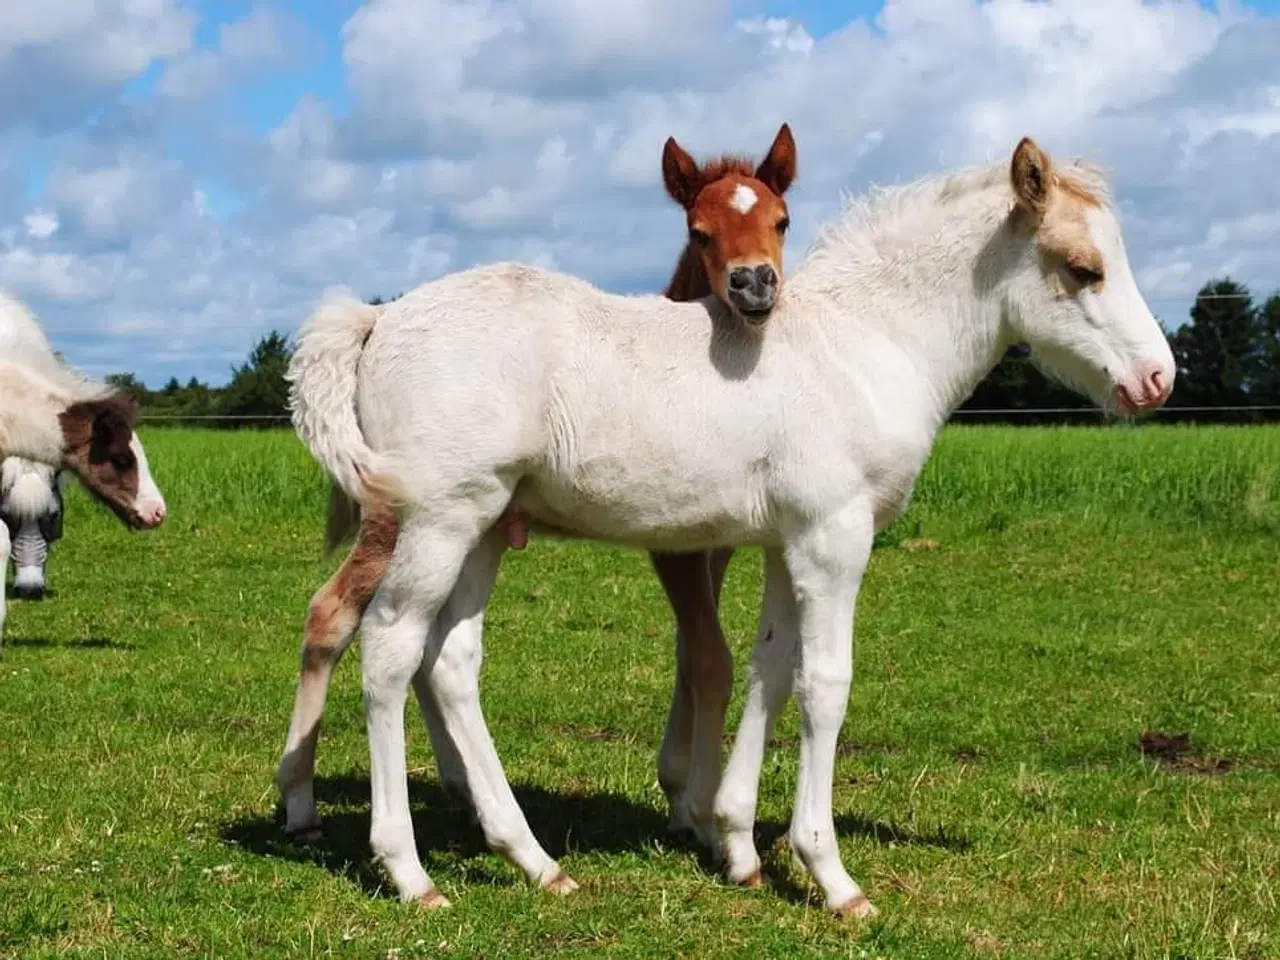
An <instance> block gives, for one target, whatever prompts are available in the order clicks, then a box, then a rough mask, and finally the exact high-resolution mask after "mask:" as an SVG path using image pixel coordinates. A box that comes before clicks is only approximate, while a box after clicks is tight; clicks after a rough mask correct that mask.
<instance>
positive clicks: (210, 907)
mask: <svg viewBox="0 0 1280 960" xmlns="http://www.w3.org/2000/svg"><path fill="white" fill-rule="evenodd" d="M144 440H145V441H146V443H147V447H148V450H149V451H150V459H151V462H152V465H153V468H154V470H155V472H156V474H157V478H158V480H159V482H160V483H161V485H162V487H163V488H164V489H165V492H166V495H167V498H168V500H169V505H170V519H169V520H168V522H167V523H166V525H165V526H164V527H163V528H162V529H161V530H159V531H156V532H155V533H153V534H149V535H132V536H131V535H130V534H128V533H126V532H125V531H123V530H122V529H120V528H119V527H118V526H117V525H115V523H114V521H112V520H111V519H110V518H109V517H107V516H105V515H104V514H103V512H102V511H99V510H95V509H93V508H92V507H90V506H89V504H88V503H87V501H86V499H85V497H84V496H83V495H82V494H80V493H78V492H76V493H75V494H74V495H73V496H71V497H69V498H68V518H67V524H66V539H65V540H64V541H62V542H61V543H60V544H59V545H58V547H57V549H56V552H55V555H54V558H53V560H52V562H51V571H50V576H51V583H52V586H53V588H54V590H55V592H56V595H55V596H53V597H50V598H49V599H47V600H46V601H44V602H43V603H39V604H32V603H18V602H14V603H12V604H11V608H10V617H9V625H8V636H7V638H6V649H5V652H4V655H3V657H2V658H0V704H2V706H0V955H4V956H14V957H24V958H26V957H31V958H35V957H103V956H105V957H113V958H114V957H178V956H181V957H255V958H257V957H328V956H342V957H348V956H349V957H390V956H396V957H399V958H402V960H407V958H411V957H426V956H459V957H519V956H531V955H543V954H548V953H550V954H561V953H563V954H569V955H580V956H619V957H676V956H682V957H721V956H724V957H781V956H788V957H791V956H796V957H799V956H813V957H845V956H847V957H1021V956H1047V957H1086V956H1088V957H1094V956H1096V957H1195V958H1208V957H1258V958H1261V957H1275V956H1278V955H1280V906H1278V905H1277V897H1280V776H1278V773H1280V676H1278V674H1280V577H1278V576H1277V573H1278V572H1280V537H1278V534H1280V472H1278V470H1277V467H1278V466H1280V430H1277V429H1276V428H1271V427H1252V428H1232V427H1222V428H1204V427H1176V428H1172V427H1142V428H1122V427H1110V428H1099V429H1087V428H1074V429H1038V428H1037V429H1029V428H1025V429H1001V428H994V427H967V428H960V427H952V428H948V429H947V430H946V431H945V432H944V435H943V437H942V438H941V441H940V443H939V445H938V448H937V450H936V452H935V455H934V458H933V459H932V461H931V462H930V464H929V467H928V469H927V470H926V471H925V473H924V475H923V476H922V478H921V481H920V483H919V484H918V486H917V491H916V499H915V502H914V504H913V506H912V508H911V510H910V511H909V512H908V513H907V515H906V516H904V517H903V518H902V520H900V521H899V522H898V523H897V524H896V525H895V526H894V527H893V528H891V529H890V530H889V531H887V532H886V533H885V534H884V535H882V536H881V538H880V540H879V545H878V549H877V551H876V552H875V555H874V557H873V560H872V564H871V568H870V570H869V572H868V575H867V577H866V581H865V585H864V589H863V593H862V597H861V600H860V603H859V609H858V631H857V633H858V644H859V645H858V660H857V676H856V679H855V683H854V689H853V693H852V696H851V698H850V705H849V715H848V719H847V721H846V726H845V729H844V732H843V735H842V738H841V746H840V754H839V759H838V767H837V778H836V794H835V802H836V811H837V828H838V831H839V834H840V841H841V849H842V852H843V855H844V857H845V861H846V863H847V864H848V865H849V867H850V869H851V872H852V873H853V874H854V876H855V877H856V878H857V879H858V880H859V881H860V882H861V883H862V884H863V886H864V887H865V888H866V889H867V891H868V893H869V895H870V896H871V897H872V899H873V900H874V901H875V902H876V903H877V905H878V906H879V907H880V908H881V911H882V917H881V919H880V920H878V921H877V922H875V923H873V924H870V925H867V924H859V923H853V922H847V921H846V922H841V921H837V920H834V919H831V918H829V917H827V916H826V915H825V914H824V913H823V911H822V910H821V909H820V907H819V906H818V901H819V898H817V896H816V894H815V891H814V890H813V889H812V888H810V887H809V886H808V885H807V884H806V883H805V880H804V877H803V874H802V873H801V872H800V871H799V870H798V869H796V868H795V867H793V866H792V864H791V862H790V859H789V855H788V852H787V849H786V844H785V839H784V837H785V831H786V822H787V818H788V816H789V814H790V808H791V798H792V795H793V791H794V788H795V765H796V753H795V742H796V736H797V732H798V721H797V715H796V711H795V709H794V707H789V708H788V710H787V712H786V714H785V715H784V717H783V720H782V722H781V724H780V726H779V729H778V732H777V737H776V743H775V747H774V749H773V750H771V751H770V753H769V755H768V759H767V762H766V766H765V770H764V776H763V779H762V787H761V805H760V818H761V824H760V829H759V834H760V845H761V849H762V852H764V854H765V858H766V863H767V869H768V870H769V871H770V872H771V874H772V878H773V883H772V884H771V885H768V886H766V887H764V888H763V889H759V890H754V891H744V890H738V889H734V888H731V887H729V886H728V885H726V884H725V883H724V882H722V881H721V880H720V879H719V878H718V877H717V876H716V875H715V873H714V871H713V870H711V869H710V867H709V865H708V864H707V863H706V862H705V861H704V860H703V859H702V858H701V857H700V856H699V854H698V853H697V852H696V851H694V850H690V849H689V848H687V847H686V846H683V845H681V844H680V843H678V842H673V841H671V840H670V839H669V838H668V837H667V836H666V835H665V834H664V830H663V827H664V824H665V810H664V806H663V800H662V795H661V792H660V790H659V789H658V787H657V784H656V782H655V776H654V761H655V756H656V753H657V747H658V743H659V740H660V737H661V733H662V726H663V722H664V720H665V713H666V708H667V704H668V700H669V696H670V684H671V679H672V670H673V656H672V653H671V627H670V620H669V615H668V612H667V609H666V607H665V604H664V601H663V599H662V594H661V590H660V588H659V587H658V585H657V582H656V580H655V579H654V577H653V576H652V574H651V573H650V572H649V567H648V561H647V559H646V558H645V557H644V556H643V555H641V554H638V553H634V552H628V551H623V550H615V549H611V548H606V547H602V546H595V545H586V544H571V543H562V542H554V541H550V540H543V539H540V540H535V541H534V542H533V543H531V544H530V547H529V548H528V550H526V551H524V552H523V553H518V554H512V555H511V556H510V557H509V558H508V560H507V562H506V564H505V566H504V569H503V572H502V575H501V578H500V580H499V584H498V589H497V592H496V595H495V598H494V601H493V604H492V607H491V613H490V616H489V619H488V621H487V625H488V630H487V637H486V640H487V657H486V662H485V669H484V678H483V686H484V698H485V699H484V702H485V709H486V713H487V716H488V719H489V723H490V727H491V729H492V732H493V735H494V738H495V741H496V743H497V746H498V750H499V752H500V754H501V755H502V757H503V760H504V763H505V767H506V770H507V774H508V776H509V778H510V779H511V781H512V783H513V784H514V785H516V791H517V795H518V797H519V799H520V802H521V804H522V806H523V808H524V810H525V812H526V814H527V816H528V817H529V820H530V822H531V824H532V826H533V829H534V831H535V833H536V834H537V835H538V837H539V838H540V840H541V841H542V842H543V843H544V845H546V846H547V848H548V849H549V850H550V851H551V852H552V853H553V854H555V855H557V856H559V857H561V862H562V863H563V864H564V866H565V867H566V868H567V869H568V870H569V871H570V873H572V874H573V875H574V877H575V878H576V879H577V880H578V881H579V882H580V883H582V886H583V889H582V890H581V891H580V893H579V894H577V895H576V896H574V897H572V898H568V899H565V900H559V899H554V898H552V897H550V896H547V895H544V894H542V893H541V892H540V891H537V890H535V889H531V888H530V887H529V886H527V885H526V884H525V883H524V882H523V880H522V877H521V876H520V875H519V874H518V873H517V871H516V870H515V869H514V868H512V867H510V866H509V865H507V864H506V863H505V862H504V861H502V860H501V859H499V858H498V857H496V856H494V855H492V854H490V853H489V852H488V851H487V849H486V848H485V847H484V844H483V841H482V839H481V838H480V836H479V833H478V830H477V829H476V828H474V827H472V826H470V825H469V823H468V820H467V818H466V816H465V814H464V813H463V812H462V811H460V810H458V809H456V808H455V807H453V806H451V805H450V804H449V802H448V801H447V800H445V799H443V798H442V796H441V795H440V793H439V791H438V789H437V786H436V781H435V772H434V766H433V764H432V761H431V758H430V756H429V751H428V749H427V744H426V737H425V734H424V733H423V732H422V730H421V725H420V723H419V722H418V720H417V718H416V715H414V714H412V713H411V714H409V715H408V717H407V729H408V733H409V740H410V744H409V749H410V758H409V762H410V768H411V794H412V798H413V808H414V816H415V826H416V830H417V837H418V844H419V849H420V851H421V852H422V854H423V857H424V860H425V863H426V865H427V869H428V870H429V871H430V872H431V874H432V875H433V877H435V879H436V880H437V881H438V882H439V883H440V885H441V886H442V887H443V889H444V890H445V892H446V893H447V894H448V895H449V896H450V897H451V898H452V899H453V900H454V908H453V909H452V910H451V911H446V912H442V913H439V914H425V913H421V912H419V911H417V910H416V909H414V908H411V907H407V906H403V905H401V904H399V903H397V902H396V901H395V900H394V899H392V898H391V897H390V896H389V895H388V893H387V890H386V888H385V886H384V884H383V880H382V878H381V876H380V874H379V873H378V871H377V870H376V869H374V868H373V867H372V865H371V863H370V860H369V854H368V840H367V831H368V798H369V785H368V752H367V747H366V743H365V739H364V726H363V715H362V710H361V704H360V692H359V671H358V668H357V662H356V661H357V658H358V647H357V648H354V649H353V651H352V655H351V656H349V657H348V658H347V661H346V662H344V664H343V665H342V667H340V669H339V672H338V675H337V677H336V680H335V684H334V689H333V692H332V696H331V699H330V703H329V711H328V715H327V725H326V729H325V733H324V735H323V737H322V740H321V744H320V755H319V774H320V778H319V782H318V790H319V796H320V799H321V812H322V814H323V815H324V816H325V817H326V835H325V838H324V839H323V840H322V841H321V842H320V843H319V844H317V845H316V846H314V847H310V848H308V847H304V846H299V845H294V844H291V843H288V842H286V841H285V840H284V839H283V837H282V835H281V833H280V820H279V818H278V815H277V813H276V810H275V803H276V797H275V791H274V787H273V783H272V777H273V772H274V765H275V763H276V760H277V759H278V754H279V751H280V748H281V746H282V744H283V740H284V734H285V729H286V725H287V722H288V716H289V710H290V706H291V703H292V697H293V692H294V678H295V670H296V662H297V646H298V640H299V635H300V629H301V624H302V619H303V616H304V613H305V609H306V605H307V601H308V599H309V597H310V595H311V593H312V591H313V590H314V589H315V588H316V587H317V586H318V585H319V584H320V583H321V582H322V580H323V579H324V577H325V576H326V575H327V574H328V573H329V571H330V570H332V569H333V567H334V566H335V565H336V563H337V562H338V558H337V557H329V558H323V557H322V556H321V552H320V539H321V531H322V528H323V521H322V517H323V509H324V503H325V494H326V487H325V481H324V478H323V477H322V475H321V474H320V472H319V470H318V468H317V467H316V466H315V465H314V464H313V463H312V461H311V460H310V459H309V458H308V457H307V456H306V454H305V453H304V452H303V451H302V449H301V447H300V446H299V444H298V443H297V441H296V440H295V439H294V437H293V436H292V434H290V433H286V432H283V431H274V432H263V433H242V434H227V433H213V432H200V431H184V430H170V429H152V430H149V431H147V432H146V433H145V435H144ZM759 575H760V574H759V558H758V555H757V553H756V552H755V551H744V552H742V553H740V554H739V556H738V557H737V558H736V559H735V560H734V563H733V565H732V567H731V569H730V576H729V582H728V584H727V587H726V595H725V605H724V621H725V625H726V630H727V632H728V634H729V636H730V638H731V642H732V644H733V646H734V649H735V655H736V656H737V658H738V663H739V667H740V669H739V670H738V674H739V676H738V686H737V690H736V693H737V696H736V697H735V703H734V705H733V708H732V712H731V717H730V720H731V723H732V724H736V721H737V717H738V715H739V711H740V708H741V690H742V686H741V685H742V682H743V681H742V676H743V670H742V669H741V666H742V665H743V664H745V662H746V659H747V657H748V655H749V648H750V641H751V638H752V636H753V629H754V622H755V615H756V613H757V612H758V590H759ZM410 699H411V700H412V698H410ZM1144 733H1157V734H1162V735H1165V736H1166V737H1167V738H1170V739H1169V740H1168V741H1167V742H1166V743H1165V744H1164V747H1165V748H1166V749H1165V750H1164V752H1163V754H1158V755H1157V754H1152V753H1147V754H1144V753H1143V752H1142V751H1141V750H1140V747H1139V741H1140V737H1141V736H1142V735H1143V734H1144ZM1182 734H1186V735H1188V736H1189V741H1187V742H1185V743H1184V742H1182V741H1179V740H1177V739H1176V736H1177V735H1182ZM1170 744H1172V746H1170ZM1148 745H1149V746H1150V747H1152V748H1153V749H1157V751H1158V749H1159V748H1160V747H1161V744H1160V742H1159V741H1158V740H1154V739H1151V738H1149V739H1148Z"/></svg>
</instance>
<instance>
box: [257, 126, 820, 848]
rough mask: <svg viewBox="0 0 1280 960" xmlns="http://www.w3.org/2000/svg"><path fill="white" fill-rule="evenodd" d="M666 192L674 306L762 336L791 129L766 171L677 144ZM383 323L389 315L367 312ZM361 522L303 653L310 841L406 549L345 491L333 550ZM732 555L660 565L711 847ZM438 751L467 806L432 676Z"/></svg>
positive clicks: (282, 785)
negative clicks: (706, 310) (674, 206)
mask: <svg viewBox="0 0 1280 960" xmlns="http://www.w3.org/2000/svg"><path fill="white" fill-rule="evenodd" d="M662 172H663V182H664V184H665V186H666V189H667V192H668V193H669V194H670V195H671V197H672V199H674V200H675V201H676V202H677V203H678V204H680V206H681V207H682V208H683V209H684V210H685V213H686V220H687V227H688V240H687V242H686V243H685V247H684V250H683V252H682V253H681V256H680V260H679V263H678V264H677V266H676V270H675V274H674V275H673V277H672V278H671V282H670V283H669V284H668V286H667V291H666V296H667V297H668V298H670V299H672V300H699V299H702V298H704V297H707V296H710V295H712V294H713V293H714V294H715V295H717V296H719V297H720V299H721V300H723V301H724V303H725V304H727V305H728V307H729V308H730V310H732V311H733V313H734V314H735V315H736V316H737V317H738V318H740V319H741V320H742V322H743V323H744V324H746V325H747V327H748V328H753V329H754V328H758V327H759V325H760V324H761V323H763V322H764V321H765V320H766V319H767V317H768V314H769V311H770V310H771V309H772V307H773V304H774V302H775V300H776V298H777V296H778V292H779V289H780V287H781V284H782V247H783V237H784V235H785V233H786V230H787V226H788V217H787V206H786V203H785V201H784V200H783V199H782V196H783V194H784V193H785V192H786V191H787V188H788V187H790V186H791V183H792V181H793V180H794V179H795V173H796V149H795V141H794V139H793V138H792V135H791V129H790V127H788V126H787V125H786V124H783V125H782V127H781V128H780V129H779V130H778V134H777V136H776V137H775V138H774V141H773V143H772V145H771V146H770V148H769V151H768V153H767V154H766V155H765V158H764V160H763V161H761V162H760V164H759V165H757V164H755V163H753V162H751V161H748V160H745V159H742V158H738V157H722V158H720V159H717V160H714V161H712V162H709V163H706V164H704V165H702V166H699V165H698V163H697V162H696V161H695V160H694V159H693V158H692V157H690V156H689V154H688V153H686V152H685V151H684V149H683V148H682V147H681V146H680V145H679V144H678V143H676V141H675V140H674V139H668V140H667V142H666V145H665V147H664V149H663V155H662ZM367 316H368V318H369V320H370V322H371V323H372V322H373V321H374V320H375V318H376V317H377V316H378V314H377V312H376V311H374V310H373V308H370V312H369V313H368V314H367ZM357 522H359V534H358V536H357V539H356V543H355V546H354V548H353V549H352V551H351V553H350V554H349V555H348V557H347V559H346V561H345V562H344V563H343V565H342V566H341V567H340V568H339V569H338V571H337V573H335V574H334V576H333V577H332V578H331V579H330V580H329V581H328V582H327V583H326V584H325V585H324V586H323V587H321V588H320V590H318V591H317V592H316V594H315V596H314V597H313V598H312V600H311V607H310V613H309V614H308V617H307V623H306V628H305V631H304V636H303V643H302V667H301V670H300V671H299V675H298V688H297V695H296V698H295V701H294V709H293V716H292V719H291V721H290V725H289V734H288V738H287V741H286V744H285V750H284V755H283V757H282V758H281V761H280V766H279V769H278V771H277V775H276V781H277V785H278V788H279V790H280V792H281V795H282V796H283V798H284V804H285V817H286V819H285V830H286V832H288V833H290V834H292V835H295V836H297V837H299V838H300V839H304V840H312V839H315V837H316V836H318V834H319V825H320V816H319V812H318V811H317V809H316V804H315V794H314V780H315V750H316V742H317V739H318V737H319V724H320V718H321V716H322V715H323V713H324V704H325V698H326V695H327V692H328V686H329V680H330V677H331V676H332V674H333V670H334V668H335V667H336V666H337V663H338V660H339V659H340V658H341V656H342V654H343V652H344V651H345V650H346V648H347V646H348V645H349V644H350V642H351V640H352V638H353V637H354V636H355V630H356V626H357V624H358V622H359V618H360V616H361V614H362V613H363V612H364V609H365V607H366V606H367V605H368V603H369V600H370V599H371V598H372V597H373V594H374V591H375V590H376V589H377V587H378V584H379V583H380V582H381V580H382V575H383V573H384V571H385V570H386V568H387V564H388V563H389V562H390V559H391V555H392V553H393V551H394V549H395V545H396V539H397V532H398V522H397V520H396V516H395V514H394V512H392V511H391V510H390V509H388V508H386V507H384V506H380V505H378V504H376V503H366V504H365V505H364V511H363V515H362V516H358V514H357V512H356V511H355V509H353V504H352V501H351V500H350V499H349V498H348V497H347V496H346V495H345V494H344V493H343V492H342V489H341V487H339V486H338V485H336V484H335V485H334V486H333V487H332V489H331V491H330V500H329V522H328V531H327V542H328V546H329V547H330V548H332V547H334V546H336V545H337V544H338V543H339V542H341V541H342V540H343V539H345V537H346V536H347V535H348V534H349V533H350V532H351V529H352V528H353V527H354V526H355V524H356V523H357ZM499 526H500V527H501V528H502V529H503V531H504V537H505V539H506V542H507V544H508V545H509V546H512V547H515V548H520V547H523V546H524V543H525V538H526V536H527V533H526V531H525V529H524V520H523V518H522V517H521V516H520V514H519V512H518V511H510V512H508V513H506V514H504V516H503V517H502V518H500V520H499ZM730 556H732V550H717V551H715V552H714V553H711V554H708V553H706V552H697V553H687V554H681V553H655V554H653V563H654V568H655V570H656V571H657V573H658V577H659V579H660V580H661V582H662V585H663V588H664V589H665V590H666V592H667V596H668V598H669V599H670V601H671V606H672V608H673V610H674V612H675V616H676V664H677V666H676V682H675V690H674V694H673V697H672V704H671V712H670V717H669V719H668V723H667V730H666V735H665V736H664V738H663V742H662V750H661V753H660V755H659V763H658V778H659V781H660V782H661V784H662V787H663V789H664V790H665V792H666V794H667V797H668V798H669V800H670V803H671V808H672V826H673V828H677V829H679V828H685V829H692V830H694V831H695V833H697V834H698V835H699V836H700V837H701V838H702V839H703V840H704V841H705V842H710V841H711V839H712V824H711V804H712V801H713V800H714V798H715V791H716V788H717V786H718V784H719V781H720V756H721V743H722V741H723V739H724V716H725V710H726V709H727V707H728V704H729V698H730V696H731V694H732V688H733V662H732V657H731V655H730V653H729V648H728V645H727V644H726V643H725V639H724V635H723V633H721V630H720V621H719V617H718V614H717V607H718V602H719V596H720V588H721V584H722V583H723V580H724V572H725V567H726V565H727V564H728V561H729V558H730ZM414 690H415V693H416V694H417V697H418V701H419V705H420V708H421V711H422V715H423V719H424V721H425V723H426V727H427V730H428V732H429V734H430V737H431V742H432V748H433V749H432V752H433V754H434V756H435V759H436V765H437V768H438V770H439V773H440V779H441V781H442V783H443V784H444V786H445V787H446V788H447V789H448V790H450V792H452V793H455V794H457V795H459V796H462V797H464V798H468V796H469V794H468V790H467V780H466V773H465V770H464V769H463V767H462V764H461V761H460V759H459V758H458V755H457V751H456V750H454V749H453V747H452V744H451V743H450V742H449V739H448V737H447V736H446V735H445V733H444V727H443V723H442V721H441V719H440V715H439V710H438V709H437V707H436V705H435V703H434V701H433V700H432V697H431V693H430V689H429V686H428V684H427V683H426V679H425V676H423V677H418V678H417V679H415V681H414Z"/></svg>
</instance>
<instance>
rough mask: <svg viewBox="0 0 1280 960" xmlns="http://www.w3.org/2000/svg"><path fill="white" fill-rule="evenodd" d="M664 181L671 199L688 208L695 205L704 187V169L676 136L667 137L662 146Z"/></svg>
mask: <svg viewBox="0 0 1280 960" xmlns="http://www.w3.org/2000/svg"><path fill="white" fill-rule="evenodd" d="M662 183H663V186H665V187H666V188H667V193H668V194H670V195H671V199H672V200H674V201H675V202H676V203H678V204H680V206H682V207H683V208H684V209H686V210H688V209H689V208H690V207H692V206H693V201H694V200H696V199H697V198H698V191H700V190H701V189H702V171H701V170H699V169H698V162H697V161H696V160H694V159H693V157H691V156H689V154H688V152H687V151H686V150H685V149H684V147H682V146H680V144H678V143H676V138H675V137H667V142H666V144H665V145H664V146H663V148H662Z"/></svg>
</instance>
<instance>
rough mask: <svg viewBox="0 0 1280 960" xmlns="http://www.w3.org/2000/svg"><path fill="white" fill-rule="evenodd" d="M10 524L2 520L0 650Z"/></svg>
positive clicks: (0, 548)
mask: <svg viewBox="0 0 1280 960" xmlns="http://www.w3.org/2000/svg"><path fill="white" fill-rule="evenodd" d="M9 551H10V543H9V525H8V524H7V523H5V522H4V521H3V520H0V650H3V649H4V619H5V615H6V609H5V602H6V601H5V584H6V583H8V581H9Z"/></svg>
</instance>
